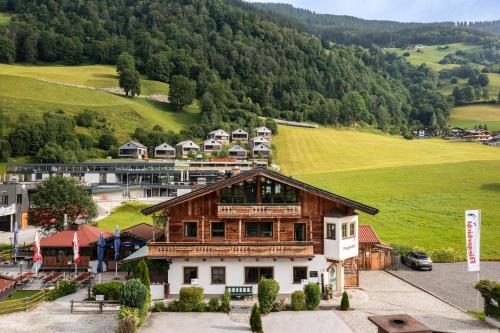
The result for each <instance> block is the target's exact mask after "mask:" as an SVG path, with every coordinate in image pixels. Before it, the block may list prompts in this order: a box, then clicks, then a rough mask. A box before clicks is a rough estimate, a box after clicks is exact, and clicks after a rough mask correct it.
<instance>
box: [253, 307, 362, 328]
mask: <svg viewBox="0 0 500 333" xmlns="http://www.w3.org/2000/svg"><path fill="white" fill-rule="evenodd" d="M262 324H263V326H264V332H266V333H283V332H286V333H304V332H314V333H352V330H351V329H350V328H349V326H347V325H346V323H344V321H343V320H342V319H340V318H339V316H337V314H336V313H335V312H334V311H301V312H293V311H285V312H279V313H270V314H268V315H266V316H264V317H262Z"/></svg>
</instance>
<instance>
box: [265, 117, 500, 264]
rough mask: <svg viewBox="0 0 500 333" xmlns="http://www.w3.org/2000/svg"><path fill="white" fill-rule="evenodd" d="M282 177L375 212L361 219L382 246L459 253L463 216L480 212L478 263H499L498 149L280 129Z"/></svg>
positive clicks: (348, 132)
mask: <svg viewBox="0 0 500 333" xmlns="http://www.w3.org/2000/svg"><path fill="white" fill-rule="evenodd" d="M273 144H274V145H275V146H276V148H277V149H276V153H277V155H276V161H277V163H278V164H279V165H280V167H281V169H282V170H283V172H284V173H285V174H286V175H291V176H293V177H295V178H297V179H300V180H303V181H305V182H308V183H311V184H313V185H316V186H319V187H321V188H324V189H326V190H328V191H332V192H334V193H337V194H340V195H345V196H347V197H349V198H352V199H355V200H358V201H361V202H363V203H366V204H369V205H372V206H374V207H377V208H379V209H380V213H379V214H377V215H375V216H370V215H367V214H362V215H361V217H360V223H369V224H371V225H372V226H373V227H374V228H375V230H376V231H377V234H378V235H379V236H380V237H381V239H382V240H383V241H384V242H386V243H398V244H407V245H418V246H422V247H424V248H428V249H431V248H442V247H452V248H454V249H455V250H456V251H457V253H458V254H459V255H460V256H461V257H465V250H464V240H465V235H464V222H463V219H464V210H465V209H473V208H480V209H482V217H483V221H482V235H481V245H482V253H481V257H482V258H483V259H497V260H498V259H500V248H499V247H498V243H499V242H500V205H498V202H500V174H499V173H498V170H500V149H498V148H497V147H488V146H484V145H480V144H476V143H459V142H450V141H445V140H441V139H430V140H405V139H403V138H401V137H395V136H389V135H385V134H375V133H365V132H359V131H354V130H336V129H329V128H319V129H304V128H294V127H284V126H280V128H279V135H278V136H277V137H276V138H275V139H274V140H273Z"/></svg>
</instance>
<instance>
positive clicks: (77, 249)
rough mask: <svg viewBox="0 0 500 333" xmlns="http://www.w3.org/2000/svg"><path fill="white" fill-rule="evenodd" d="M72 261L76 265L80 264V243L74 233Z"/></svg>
mask: <svg viewBox="0 0 500 333" xmlns="http://www.w3.org/2000/svg"><path fill="white" fill-rule="evenodd" d="M73 261H74V262H75V263H76V264H79V263H80V242H79V241H78V235H77V233H76V231H75V235H74V236H73Z"/></svg>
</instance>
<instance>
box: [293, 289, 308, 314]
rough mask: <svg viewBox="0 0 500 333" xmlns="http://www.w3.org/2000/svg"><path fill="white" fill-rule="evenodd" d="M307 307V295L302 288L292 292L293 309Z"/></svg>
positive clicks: (298, 309) (297, 309) (299, 309)
mask: <svg viewBox="0 0 500 333" xmlns="http://www.w3.org/2000/svg"><path fill="white" fill-rule="evenodd" d="M305 308H306V295H305V294H304V292H303V291H302V290H297V291H294V292H293V293H292V309H293V311H301V310H304V309H305Z"/></svg>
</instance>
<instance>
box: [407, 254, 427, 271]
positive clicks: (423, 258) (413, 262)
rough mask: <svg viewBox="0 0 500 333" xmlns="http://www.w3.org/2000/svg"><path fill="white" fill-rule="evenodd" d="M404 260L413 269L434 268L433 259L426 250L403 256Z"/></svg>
mask: <svg viewBox="0 0 500 333" xmlns="http://www.w3.org/2000/svg"><path fill="white" fill-rule="evenodd" d="M403 262H404V263H405V265H407V266H410V267H411V268H413V269H427V270H432V260H431V258H429V256H428V255H427V253H424V252H410V253H408V255H407V256H406V257H404V258H403Z"/></svg>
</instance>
